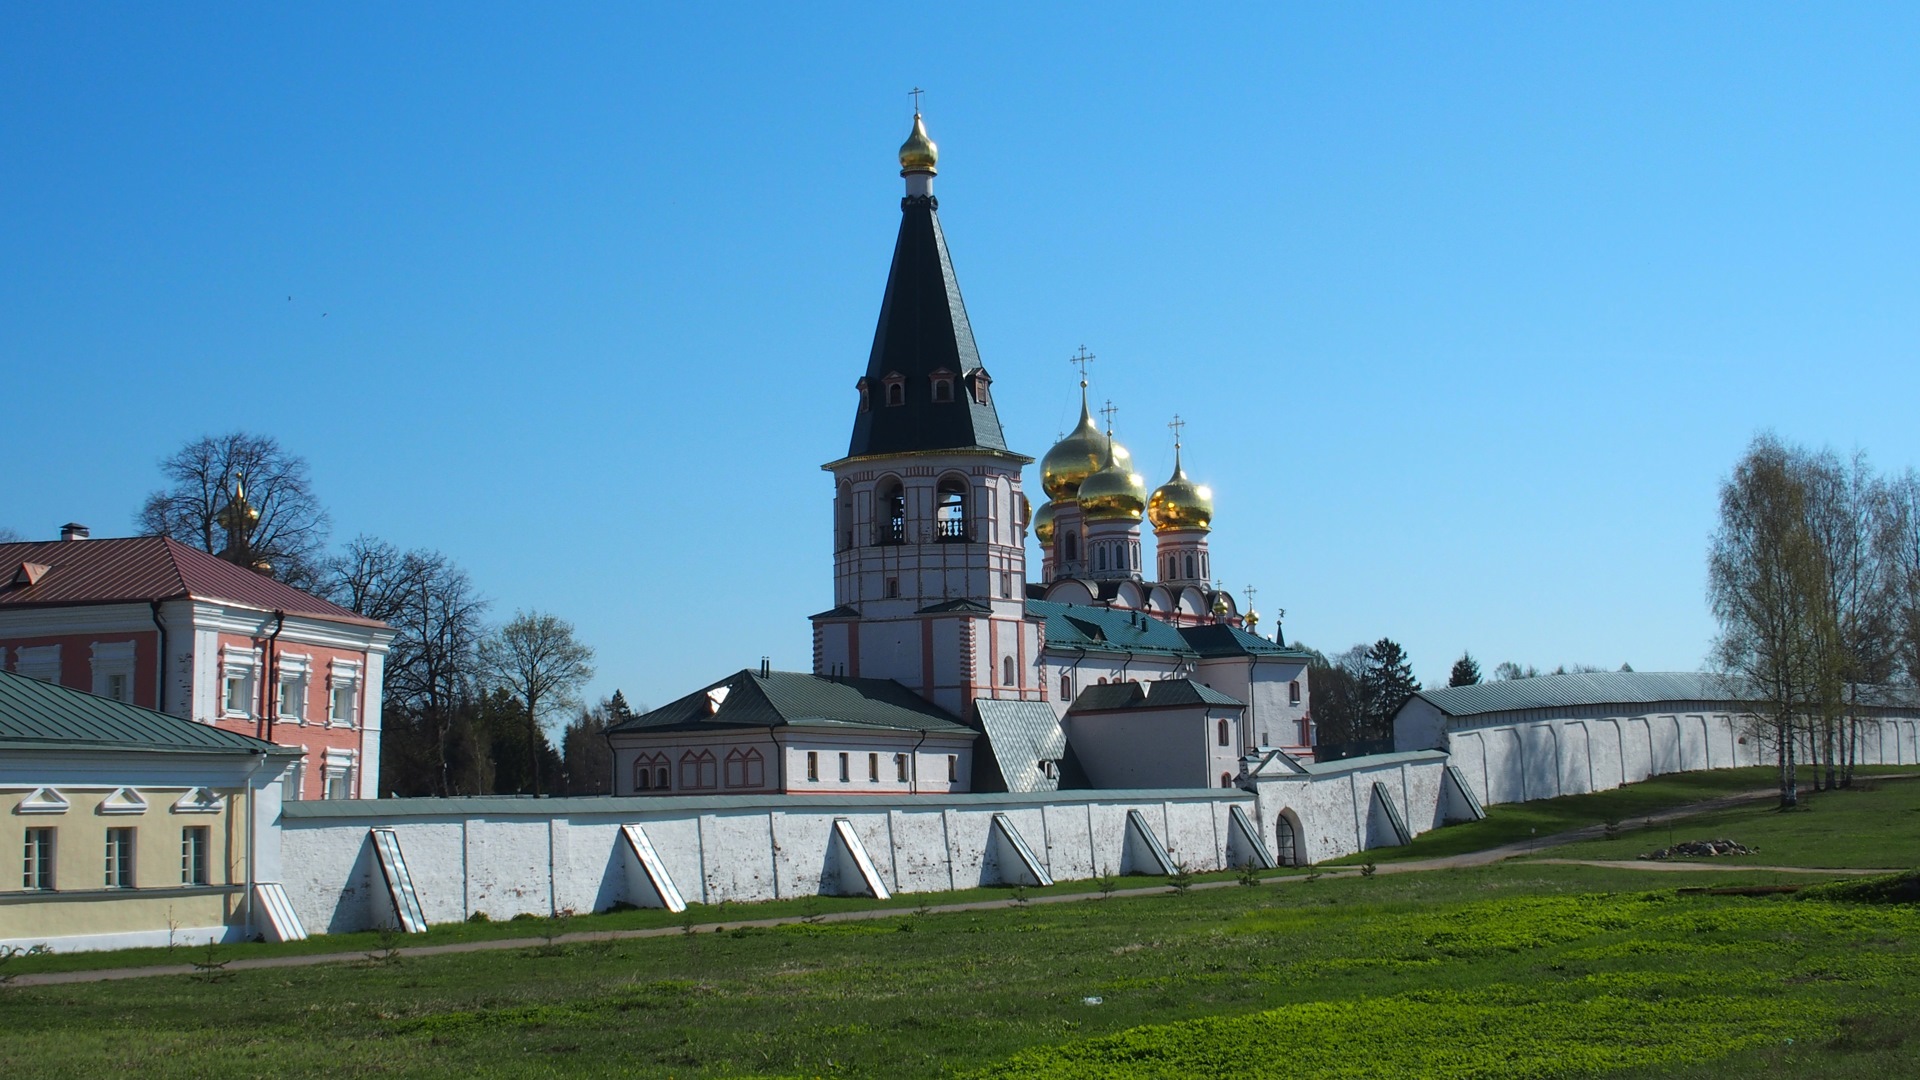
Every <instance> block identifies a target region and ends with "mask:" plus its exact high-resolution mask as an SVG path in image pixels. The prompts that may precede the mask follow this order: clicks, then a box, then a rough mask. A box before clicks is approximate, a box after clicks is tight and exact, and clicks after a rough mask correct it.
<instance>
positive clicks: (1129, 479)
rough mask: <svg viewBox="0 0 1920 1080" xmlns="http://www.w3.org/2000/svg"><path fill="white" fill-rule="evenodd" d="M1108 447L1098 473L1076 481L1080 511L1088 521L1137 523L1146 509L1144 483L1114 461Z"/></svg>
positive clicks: (1145, 483) (1114, 445) (1116, 447)
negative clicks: (1078, 489)
mask: <svg viewBox="0 0 1920 1080" xmlns="http://www.w3.org/2000/svg"><path fill="white" fill-rule="evenodd" d="M1118 450H1119V444H1118V443H1114V444H1112V448H1111V449H1110V450H1109V451H1108V452H1107V455H1106V460H1105V462H1104V463H1103V464H1102V465H1101V466H1100V470H1099V471H1098V472H1096V473H1094V474H1093V475H1092V476H1089V477H1087V478H1086V479H1085V480H1083V481H1081V482H1080V493H1079V496H1078V498H1079V502H1080V512H1081V513H1082V514H1084V515H1086V519H1087V520H1088V521H1139V520H1140V512H1141V511H1142V510H1145V509H1146V507H1147V482H1146V481H1145V480H1142V479H1140V474H1139V473H1137V472H1134V471H1133V470H1132V469H1130V468H1128V467H1127V465H1124V464H1121V463H1120V462H1119V461H1118V460H1116V454H1117V451H1118Z"/></svg>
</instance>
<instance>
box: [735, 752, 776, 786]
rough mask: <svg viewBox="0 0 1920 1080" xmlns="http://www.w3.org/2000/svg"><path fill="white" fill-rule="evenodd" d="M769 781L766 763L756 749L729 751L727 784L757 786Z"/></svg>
mask: <svg viewBox="0 0 1920 1080" xmlns="http://www.w3.org/2000/svg"><path fill="white" fill-rule="evenodd" d="M766 782H767V773H766V763H765V761H764V759H762V758H761V756H760V751H758V750H755V749H747V750H744V751H743V750H738V749H736V750H730V751H728V752H727V786H728V787H730V788H757V787H762V786H764V785H765V784H766Z"/></svg>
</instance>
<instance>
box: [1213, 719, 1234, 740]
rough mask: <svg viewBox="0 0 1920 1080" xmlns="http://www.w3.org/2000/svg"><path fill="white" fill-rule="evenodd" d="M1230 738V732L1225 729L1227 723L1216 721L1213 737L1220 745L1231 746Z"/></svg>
mask: <svg viewBox="0 0 1920 1080" xmlns="http://www.w3.org/2000/svg"><path fill="white" fill-rule="evenodd" d="M1230 736H1231V732H1230V731H1229V729H1228V728H1227V722H1226V721H1225V720H1220V721H1217V722H1216V735H1215V737H1216V739H1217V740H1218V741H1219V743H1220V745H1221V746H1231V745H1232V743H1231V742H1230V741H1229V739H1230Z"/></svg>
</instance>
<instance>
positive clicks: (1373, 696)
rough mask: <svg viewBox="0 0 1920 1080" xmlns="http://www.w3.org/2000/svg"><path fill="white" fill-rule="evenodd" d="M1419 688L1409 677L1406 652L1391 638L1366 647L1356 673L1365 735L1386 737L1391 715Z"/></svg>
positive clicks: (1390, 723) (1410, 667)
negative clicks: (1362, 704)
mask: <svg viewBox="0 0 1920 1080" xmlns="http://www.w3.org/2000/svg"><path fill="white" fill-rule="evenodd" d="M1419 689H1420V683H1419V680H1417V679H1415V678H1414V677H1413V663H1412V662H1411V661H1409V660H1408V659H1407V652H1406V650H1405V649H1402V648H1401V647H1400V644H1399V643H1398V642H1396V641H1394V640H1393V639H1392V638H1381V639H1380V640H1379V641H1376V642H1374V643H1373V648H1371V649H1368V650H1367V660H1366V666H1365V668H1363V669H1362V670H1361V673H1360V691H1361V699H1362V700H1363V701H1364V702H1365V703H1366V713H1365V727H1366V737H1367V738H1370V739H1387V738H1391V737H1392V736H1393V714H1394V713H1397V712H1399V711H1400V706H1402V705H1404V704H1406V703H1407V699H1408V698H1410V697H1412V696H1413V695H1414V693H1415V692H1416V691H1418V690H1419Z"/></svg>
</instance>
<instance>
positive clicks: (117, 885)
mask: <svg viewBox="0 0 1920 1080" xmlns="http://www.w3.org/2000/svg"><path fill="white" fill-rule="evenodd" d="M139 845H140V841H139V833H138V832H137V831H136V830H135V829H134V828H133V827H132V826H130V825H116V826H114V827H113V828H110V829H108V830H107V838H106V843H105V844H104V845H103V849H104V851H105V853H106V856H107V859H106V876H105V877H104V878H103V879H102V880H103V881H104V882H105V885H106V887H107V888H109V889H131V888H133V887H134V884H135V882H136V881H137V880H138V878H137V877H136V875H137V873H138V867H139V852H140V846H139Z"/></svg>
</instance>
